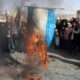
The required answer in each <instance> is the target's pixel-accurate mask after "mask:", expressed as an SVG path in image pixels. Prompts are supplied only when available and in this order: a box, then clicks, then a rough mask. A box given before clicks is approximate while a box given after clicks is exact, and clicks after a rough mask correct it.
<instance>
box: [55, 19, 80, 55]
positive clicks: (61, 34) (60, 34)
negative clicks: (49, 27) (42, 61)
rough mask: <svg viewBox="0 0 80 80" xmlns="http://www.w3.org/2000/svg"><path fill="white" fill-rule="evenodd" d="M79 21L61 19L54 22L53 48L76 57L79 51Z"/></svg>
mask: <svg viewBox="0 0 80 80" xmlns="http://www.w3.org/2000/svg"><path fill="white" fill-rule="evenodd" d="M79 41H80V20H79V19H78V18H72V19H71V20H67V19H62V20H57V21H56V29H55V48H58V49H62V50H64V51H66V52H68V53H69V54H74V55H76V54H77V53H78V52H79V50H80V42H79Z"/></svg>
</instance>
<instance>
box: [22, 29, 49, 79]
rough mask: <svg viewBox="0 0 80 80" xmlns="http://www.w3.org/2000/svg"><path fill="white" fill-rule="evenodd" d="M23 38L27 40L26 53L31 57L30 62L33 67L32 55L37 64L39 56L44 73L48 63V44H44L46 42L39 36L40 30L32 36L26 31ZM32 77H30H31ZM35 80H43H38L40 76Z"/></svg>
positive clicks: (35, 77)
mask: <svg viewBox="0 0 80 80" xmlns="http://www.w3.org/2000/svg"><path fill="white" fill-rule="evenodd" d="M22 34H23V36H24V37H25V39H26V43H25V49H26V51H25V52H26V53H27V54H28V57H29V62H30V64H31V66H32V64H33V63H32V60H31V57H32V55H34V57H35V58H34V59H35V61H36V63H37V58H38V56H39V57H40V62H41V68H42V71H45V70H46V62H47V54H46V44H45V42H44V40H43V39H42V35H41V34H39V30H38V32H37V30H35V31H34V32H33V33H32V34H31V35H30V33H29V34H27V32H26V31H25V30H24V31H23V32H22ZM29 77H30V76H29ZM33 80H41V79H39V78H38V76H36V75H35V76H34V79H33Z"/></svg>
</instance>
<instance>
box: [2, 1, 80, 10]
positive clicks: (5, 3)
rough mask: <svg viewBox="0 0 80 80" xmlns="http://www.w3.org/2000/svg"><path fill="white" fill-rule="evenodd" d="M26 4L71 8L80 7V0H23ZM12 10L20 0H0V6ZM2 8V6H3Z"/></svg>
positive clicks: (77, 8)
mask: <svg viewBox="0 0 80 80" xmlns="http://www.w3.org/2000/svg"><path fill="white" fill-rule="evenodd" d="M24 1H26V2H25V5H36V6H39V7H51V8H64V9H71V10H79V9H80V0H22V2H24ZM2 4H3V7H4V8H7V9H10V10H12V9H13V8H14V7H16V6H17V5H19V4H20V0H0V6H2ZM1 8H2V7H1Z"/></svg>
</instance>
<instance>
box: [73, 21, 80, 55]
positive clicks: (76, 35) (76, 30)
mask: <svg viewBox="0 0 80 80" xmlns="http://www.w3.org/2000/svg"><path fill="white" fill-rule="evenodd" d="M73 25H74V27H73V36H74V54H77V50H78V46H79V33H80V30H79V26H78V25H77V24H76V23H73Z"/></svg>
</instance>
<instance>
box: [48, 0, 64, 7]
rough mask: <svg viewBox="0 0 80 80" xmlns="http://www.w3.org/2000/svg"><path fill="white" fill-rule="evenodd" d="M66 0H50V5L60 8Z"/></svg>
mask: <svg viewBox="0 0 80 80" xmlns="http://www.w3.org/2000/svg"><path fill="white" fill-rule="evenodd" d="M63 1H64V0H50V1H49V0H48V5H49V6H50V7H54V8H60V7H61V6H62V4H63Z"/></svg>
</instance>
